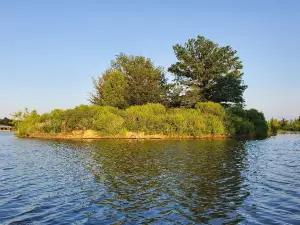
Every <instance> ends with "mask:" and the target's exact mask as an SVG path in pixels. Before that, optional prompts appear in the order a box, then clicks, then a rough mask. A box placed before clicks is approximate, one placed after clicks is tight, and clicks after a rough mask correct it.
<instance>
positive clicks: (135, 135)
mask: <svg viewBox="0 0 300 225" xmlns="http://www.w3.org/2000/svg"><path fill="white" fill-rule="evenodd" d="M24 138H37V139H65V140H75V139H77V140H80V139H91V140H103V139H145V140H187V139H226V138H230V136H228V135H214V134H204V135H200V136H191V135H162V134H144V133H143V132H127V133H125V134H122V135H121V134H120V135H105V136H101V135H100V134H99V133H98V132H96V131H93V130H86V131H82V130H76V131H73V132H71V133H58V134H45V133H35V134H31V135H28V136H26V137H24Z"/></svg>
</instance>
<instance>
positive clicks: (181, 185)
mask: <svg viewBox="0 0 300 225" xmlns="http://www.w3.org/2000/svg"><path fill="white" fill-rule="evenodd" d="M148 223H153V224H201V223H203V224H207V223H209V224H224V223H226V224H236V223H241V224H300V135H296V134H294V135H278V136H277V137H273V138H269V139H266V140H259V141H235V140H213V141H211V140H186V141H116V140H105V141H104V140H102V141H89V142H88V141H47V140H33V139H17V138H15V137H14V136H13V135H12V134H11V133H0V224H148Z"/></svg>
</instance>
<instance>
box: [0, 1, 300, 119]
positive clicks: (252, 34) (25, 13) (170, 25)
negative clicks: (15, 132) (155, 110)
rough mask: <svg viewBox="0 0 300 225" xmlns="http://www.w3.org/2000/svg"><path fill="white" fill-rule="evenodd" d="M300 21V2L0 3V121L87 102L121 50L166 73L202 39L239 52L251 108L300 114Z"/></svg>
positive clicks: (284, 114)
mask: <svg viewBox="0 0 300 225" xmlns="http://www.w3.org/2000/svg"><path fill="white" fill-rule="evenodd" d="M299 25H300V1H298V0H294V1H292V0H285V1H283V0H277V1H276V0H263V1H261V0H256V1H254V0H252V1H240V0H236V1H230V0H228V1H224V0H220V1H200V0H196V1H188V0H185V1H175V0H170V1H164V0H152V1H142V0H136V1H101V0H95V1H92V0H86V1H79V0H78V1H76V0H70V1H65V0H57V1H55V0H51V1H50V0H48V1H32V0H26V1H23V0H19V1H15V0H6V1H4V0H0V96H1V99H0V117H4V116H9V114H11V113H13V112H14V111H16V110H19V109H23V108H24V107H25V106H27V107H29V108H30V109H37V110H38V111H39V112H46V111H50V110H51V109H53V108H71V107H74V106H76V105H79V104H82V103H83V104H87V103H88V101H87V96H88V92H90V91H92V81H91V77H95V76H98V75H101V73H102V72H103V71H104V70H105V69H106V68H108V66H109V64H110V61H111V60H112V59H114V57H115V55H116V54H118V53H120V52H124V53H126V54H134V55H143V56H147V57H150V58H151V59H152V60H153V61H154V62H155V64H156V65H162V66H164V67H165V68H166V69H167V68H168V66H169V65H171V64H172V63H173V62H175V61H176V59H175V56H174V54H173V50H172V45H174V44H176V43H184V42H185V41H187V40H188V39H189V38H193V37H196V36H197V35H198V34H200V35H203V36H205V37H207V38H209V39H211V40H213V41H215V42H218V43H220V44H221V45H228V44H229V45H231V46H232V47H233V48H234V49H236V50H237V51H238V54H239V56H240V58H241V60H242V61H243V64H244V73H245V75H244V81H245V83H246V84H247V85H249V88H248V89H247V91H246V92H245V99H246V104H247V107H248V108H250V107H253V108H257V109H259V110H261V111H263V112H264V113H265V115H266V117H267V118H270V117H272V116H274V117H278V118H281V117H286V118H293V117H298V116H300V103H299V97H300V88H299V86H300V66H299V64H300V57H299V52H300V44H299V40H300V27H299ZM168 77H170V76H169V75H168Z"/></svg>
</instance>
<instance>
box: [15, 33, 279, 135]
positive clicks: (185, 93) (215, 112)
mask: <svg viewBox="0 0 300 225" xmlns="http://www.w3.org/2000/svg"><path fill="white" fill-rule="evenodd" d="M173 50H174V54H175V56H176V58H177V61H176V62H175V63H174V64H172V65H170V67H169V68H168V72H169V73H170V74H171V75H173V77H174V79H173V81H172V82H168V81H167V79H166V76H165V74H166V72H165V70H164V68H163V67H161V66H156V65H155V64H154V62H153V61H152V60H151V59H150V58H146V57H144V56H133V55H126V54H124V53H121V54H119V55H117V56H116V58H115V59H114V60H112V61H111V65H110V67H109V68H108V69H107V70H106V71H104V72H103V74H102V76H100V77H97V78H95V79H93V84H94V91H93V92H92V93H91V94H90V96H89V101H90V103H91V105H80V106H77V107H75V108H74V109H67V110H62V109H55V110H53V111H51V112H50V113H44V114H42V115H40V114H38V113H37V111H35V110H33V111H28V110H27V109H25V111H23V112H22V111H20V112H16V113H15V114H14V115H13V117H12V118H13V122H12V123H13V124H14V126H15V129H16V131H17V132H16V135H17V136H18V137H39V138H64V139H72V138H88V137H89V138H92V137H94V138H98V139H100V138H118V139H120V138H140V139H142V138H143V139H151V138H153V139H154V138H164V139H192V138H220V137H222V138H224V137H250V138H258V137H259V138H260V137H267V136H268V135H270V134H273V133H276V129H275V127H274V126H273V127H272V129H271V126H270V124H268V123H267V121H266V119H265V117H264V114H263V113H262V112H259V111H258V110H256V109H244V106H245V105H244V98H243V93H244V91H245V90H246V88H247V85H245V84H244V81H243V79H242V77H243V72H242V69H243V65H242V62H241V61H240V59H239V57H238V56H237V51H235V50H234V49H233V48H232V47H231V46H229V45H228V46H220V45H219V44H217V43H214V42H213V41H211V40H209V39H206V38H205V37H203V36H197V37H196V38H192V39H189V40H188V41H187V42H186V43H184V44H176V45H174V46H173ZM273 128H274V129H273Z"/></svg>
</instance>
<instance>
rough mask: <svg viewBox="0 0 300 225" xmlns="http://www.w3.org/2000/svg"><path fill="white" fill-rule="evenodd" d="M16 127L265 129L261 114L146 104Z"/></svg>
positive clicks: (194, 132) (40, 118) (33, 117)
mask: <svg viewBox="0 0 300 225" xmlns="http://www.w3.org/2000/svg"><path fill="white" fill-rule="evenodd" d="M15 124H16V126H18V128H19V129H18V130H19V135H20V136H27V135H30V134H34V133H37V132H41V133H49V134H56V133H70V132H71V131H74V130H83V131H84V130H94V131H97V132H99V134H100V135H103V136H106V135H117V134H120V135H121V134H124V133H126V132H143V133H145V134H161V135H170V136H172V135H175V136H176V135H183V136H184V135H188V136H201V135H230V136H236V135H238V136H266V134H267V132H268V125H267V123H266V121H265V119H264V116H263V114H262V113H260V112H258V111H257V110H254V109H250V110H244V109H242V108H239V107H232V108H230V109H228V110H227V111H225V110H224V108H223V107H222V106H221V105H220V104H218V103H213V102H202V103H197V104H196V105H195V108H193V109H191V108H190V109H186V108H169V109H167V108H165V107H164V106H163V105H161V104H153V103H148V104H145V105H142V106H131V107H129V108H127V109H125V110H121V109H117V108H114V107H111V106H97V105H93V106H88V105H80V106H78V107H75V108H74V109H68V110H59V109H56V110H53V111H52V112H50V113H45V114H43V115H39V114H37V113H36V111H33V112H31V113H29V112H27V113H24V115H23V117H22V119H20V121H19V123H18V124H17V123H15Z"/></svg>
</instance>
